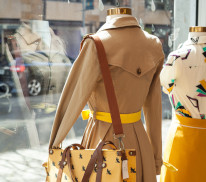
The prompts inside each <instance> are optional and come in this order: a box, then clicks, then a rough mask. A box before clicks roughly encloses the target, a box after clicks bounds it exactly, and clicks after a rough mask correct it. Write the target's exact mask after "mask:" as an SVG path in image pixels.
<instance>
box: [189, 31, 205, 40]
mask: <svg viewBox="0 0 206 182" xmlns="http://www.w3.org/2000/svg"><path fill="white" fill-rule="evenodd" d="M200 36H206V32H189V34H188V39H190V38H192V37H200Z"/></svg>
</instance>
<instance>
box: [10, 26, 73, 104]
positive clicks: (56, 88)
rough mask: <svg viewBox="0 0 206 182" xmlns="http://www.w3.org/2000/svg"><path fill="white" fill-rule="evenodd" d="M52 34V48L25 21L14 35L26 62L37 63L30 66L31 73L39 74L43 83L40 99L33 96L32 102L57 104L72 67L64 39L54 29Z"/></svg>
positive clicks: (51, 31)
mask: <svg viewBox="0 0 206 182" xmlns="http://www.w3.org/2000/svg"><path fill="white" fill-rule="evenodd" d="M50 34H51V45H50V48H48V47H47V46H46V45H45V43H44V42H43V41H42V40H41V37H40V36H39V35H37V34H36V33H34V32H32V30H31V28H30V26H28V25H27V24H25V23H22V24H21V26H20V27H19V28H18V29H17V32H16V34H15V35H14V36H15V37H16V39H17V43H18V46H19V48H20V50H21V54H22V57H23V60H24V63H26V64H30V65H35V66H30V70H29V71H30V75H35V76H38V77H39V79H40V81H41V83H42V87H43V88H42V92H41V97H39V100H37V98H32V97H31V98H30V101H31V103H32V104H38V103H40V102H45V103H54V104H57V102H58V100H59V96H58V93H61V92H62V89H63V86H64V83H65V81H66V77H67V75H68V72H69V70H70V67H71V62H70V60H69V59H68V58H67V56H66V54H65V49H64V44H63V42H62V40H61V39H60V38H59V37H58V36H56V35H55V34H54V32H53V30H52V29H50ZM66 65H67V66H66ZM60 73H61V74H60ZM27 81H28V80H27Z"/></svg>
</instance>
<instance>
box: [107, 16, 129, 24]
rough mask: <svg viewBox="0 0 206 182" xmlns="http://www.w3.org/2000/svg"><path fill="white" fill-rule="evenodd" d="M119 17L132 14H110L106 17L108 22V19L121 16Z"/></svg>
mask: <svg viewBox="0 0 206 182" xmlns="http://www.w3.org/2000/svg"><path fill="white" fill-rule="evenodd" d="M119 17H132V15H126V14H118V15H108V16H107V17H106V21H107V22H108V21H110V20H112V19H114V18H119Z"/></svg>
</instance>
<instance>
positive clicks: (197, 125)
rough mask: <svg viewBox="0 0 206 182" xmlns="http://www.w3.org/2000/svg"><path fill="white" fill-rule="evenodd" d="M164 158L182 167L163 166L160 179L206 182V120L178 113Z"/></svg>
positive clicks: (171, 181) (161, 180)
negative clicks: (174, 168)
mask: <svg viewBox="0 0 206 182" xmlns="http://www.w3.org/2000/svg"><path fill="white" fill-rule="evenodd" d="M164 161H165V162H168V163H170V164H172V165H174V166H175V167H176V168H177V169H178V171H172V170H170V169H168V168H167V167H165V166H163V167H162V171H161V176H160V182H206V120H205V119H193V118H186V117H183V116H179V115H177V116H176V120H175V121H173V122H172V124H171V127H170V131H169V135H168V138H167V142H166V147H165V151H164Z"/></svg>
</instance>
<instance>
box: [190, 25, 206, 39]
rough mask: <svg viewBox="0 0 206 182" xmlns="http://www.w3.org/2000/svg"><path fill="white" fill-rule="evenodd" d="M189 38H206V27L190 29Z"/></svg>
mask: <svg viewBox="0 0 206 182" xmlns="http://www.w3.org/2000/svg"><path fill="white" fill-rule="evenodd" d="M189 31H190V32H189V35H188V38H189V39H190V38H191V37H199V36H206V27H190V29H189Z"/></svg>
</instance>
